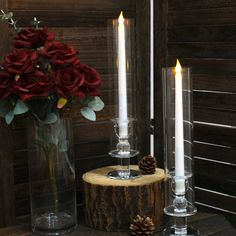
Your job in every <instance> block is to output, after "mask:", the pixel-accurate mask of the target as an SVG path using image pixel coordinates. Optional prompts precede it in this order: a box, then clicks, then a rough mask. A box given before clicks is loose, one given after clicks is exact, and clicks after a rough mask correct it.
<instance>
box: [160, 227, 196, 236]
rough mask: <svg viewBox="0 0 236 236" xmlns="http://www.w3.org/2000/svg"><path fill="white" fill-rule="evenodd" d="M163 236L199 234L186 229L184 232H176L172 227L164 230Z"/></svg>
mask: <svg viewBox="0 0 236 236" xmlns="http://www.w3.org/2000/svg"><path fill="white" fill-rule="evenodd" d="M163 235H164V236H200V233H199V231H198V230H196V229H194V228H192V227H187V228H186V229H185V230H184V232H181V231H179V232H178V231H176V228H175V227H174V226H172V227H169V228H166V229H164V231H163Z"/></svg>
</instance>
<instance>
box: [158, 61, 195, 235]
mask: <svg viewBox="0 0 236 236" xmlns="http://www.w3.org/2000/svg"><path fill="white" fill-rule="evenodd" d="M178 63H179V62H178ZM177 67H178V68H179V70H178V68H177ZM162 79H163V101H164V104H163V108H164V112H163V113H164V146H165V148H164V160H165V163H164V165H165V173H166V182H165V184H166V188H165V208H164V213H165V214H166V215H168V216H171V217H173V218H174V224H173V225H172V226H170V227H168V228H166V229H165V230H164V232H163V235H173V236H174V235H184V236H187V235H199V234H198V231H197V230H195V229H193V228H191V227H188V226H187V217H189V216H192V215H194V214H195V213H196V212H197V209H196V208H195V206H194V187H193V157H192V156H193V155H192V147H193V143H192V131H193V119H192V83H191V70H190V68H181V66H180V64H178V65H177V66H176V68H174V67H172V68H164V69H163V70H162Z"/></svg>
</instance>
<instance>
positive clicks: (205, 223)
mask: <svg viewBox="0 0 236 236" xmlns="http://www.w3.org/2000/svg"><path fill="white" fill-rule="evenodd" d="M80 222H81V221H80ZM189 225H191V226H193V227H194V228H195V229H198V230H199V231H200V235H201V236H210V235H212V236H213V235H214V236H233V235H236V229H234V228H233V227H232V226H231V225H230V224H229V222H228V221H227V220H226V219H225V218H224V216H222V215H217V214H210V213H197V214H196V215H195V216H193V217H190V218H189ZM8 235H9V236H33V235H37V234H33V233H32V232H30V227H29V225H19V226H15V227H11V228H2V229H0V236H8ZM67 235H68V236H78V235H79V236H128V235H130V234H129V233H128V232H120V233H119V232H103V231H97V230H94V229H91V228H89V227H86V226H85V225H84V224H83V223H79V226H78V229H77V231H76V232H73V233H71V234H67ZM161 235H162V232H157V233H155V234H154V235H153V236H161Z"/></svg>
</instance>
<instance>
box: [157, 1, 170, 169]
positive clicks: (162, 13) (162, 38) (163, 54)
mask: <svg viewBox="0 0 236 236" xmlns="http://www.w3.org/2000/svg"><path fill="white" fill-rule="evenodd" d="M167 14H168V1H166V0H160V1H154V76H155V79H154V101H155V103H154V108H155V109H154V112H155V121H154V122H155V124H154V127H155V130H154V140H155V141H154V142H155V146H154V148H155V150H154V152H155V156H156V157H157V161H158V166H160V167H163V165H164V156H163V153H164V143H163V140H164V139H163V134H164V133H163V132H164V131H163V106H162V68H163V67H165V66H166V62H167V27H168V22H167Z"/></svg>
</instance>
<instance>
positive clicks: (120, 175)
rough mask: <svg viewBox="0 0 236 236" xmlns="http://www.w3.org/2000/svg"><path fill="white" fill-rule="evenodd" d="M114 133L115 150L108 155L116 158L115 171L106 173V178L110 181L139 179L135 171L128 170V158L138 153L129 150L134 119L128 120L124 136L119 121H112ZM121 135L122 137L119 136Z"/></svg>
mask: <svg viewBox="0 0 236 236" xmlns="http://www.w3.org/2000/svg"><path fill="white" fill-rule="evenodd" d="M112 121H113V123H114V131H115V136H116V142H117V144H116V145H115V149H113V150H112V151H110V152H109V155H110V156H112V157H116V158H117V160H118V166H117V170H115V171H111V172H109V173H108V177H109V178H112V179H124V180H125V179H134V178H137V177H139V174H138V172H137V171H134V170H131V169H130V158H131V157H134V156H137V155H138V154H139V152H138V151H137V150H133V149H131V144H130V140H129V139H130V138H131V137H132V135H133V132H132V131H133V129H132V125H133V121H134V119H132V118H129V119H128V120H127V121H126V123H127V127H128V130H127V131H128V133H127V134H126V135H124V134H123V133H122V132H120V126H119V119H113V120H112ZM121 133H122V135H121Z"/></svg>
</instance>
